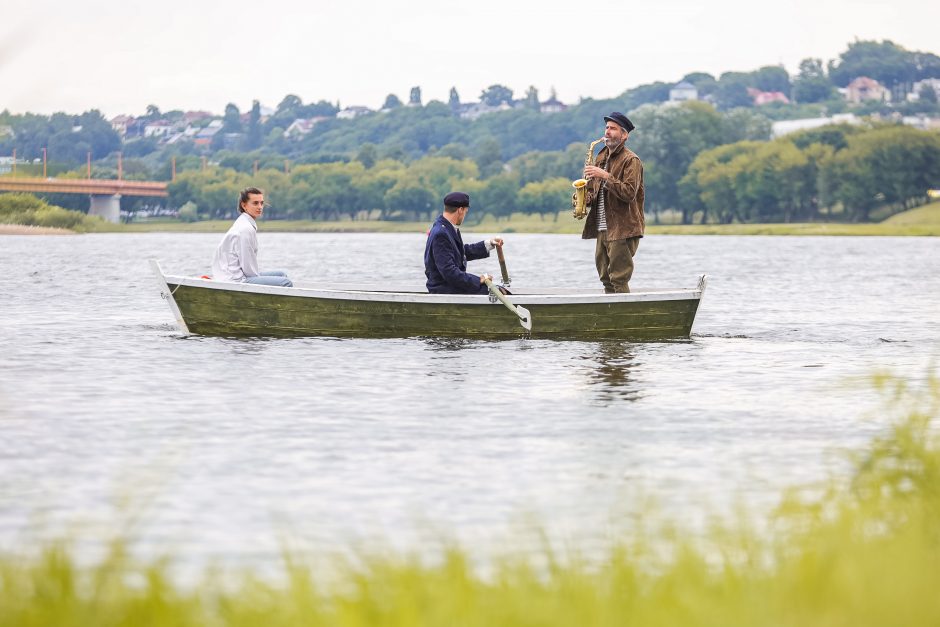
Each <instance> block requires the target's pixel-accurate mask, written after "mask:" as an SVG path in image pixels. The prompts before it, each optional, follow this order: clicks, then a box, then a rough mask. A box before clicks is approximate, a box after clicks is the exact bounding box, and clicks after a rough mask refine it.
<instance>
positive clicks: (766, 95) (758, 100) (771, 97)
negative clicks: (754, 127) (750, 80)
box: [747, 87, 790, 107]
mask: <svg viewBox="0 0 940 627" xmlns="http://www.w3.org/2000/svg"><path fill="white" fill-rule="evenodd" d="M747 95H748V96H750V97H751V99H752V100H753V101H754V105H755V106H758V107H759V106H761V105H765V104H770V103H771V102H782V103H783V104H790V99H789V98H787V97H786V95H785V94H784V93H783V92H782V91H761V90H759V89H755V88H754V87H748V88H747Z"/></svg>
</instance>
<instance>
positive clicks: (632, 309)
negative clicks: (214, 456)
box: [168, 282, 700, 340]
mask: <svg viewBox="0 0 940 627" xmlns="http://www.w3.org/2000/svg"><path fill="white" fill-rule="evenodd" d="M168 287H169V289H170V290H171V292H172V293H173V297H174V299H175V301H176V305H177V307H179V310H180V313H181V315H182V317H183V320H184V321H185V323H186V327H187V328H188V330H189V331H190V332H192V333H197V334H200V335H222V336H333V337H413V336H444V337H480V338H518V337H524V336H527V335H528V336H531V337H533V338H579V339H594V338H597V339H600V338H616V339H626V340H659V339H668V338H688V337H689V335H690V333H691V331H692V323H693V322H694V320H695V313H696V311H697V309H698V304H699V300H700V299H699V298H688V299H678V300H665V301H635V302H616V303H614V302H598V303H578V304H535V303H528V302H527V301H526V299H524V298H517V299H515V302H516V303H518V304H521V305H523V306H525V307H526V308H527V309H528V310H529V311H530V312H531V315H532V320H533V328H532V331H531V333H528V332H526V331H525V329H523V328H522V326H520V324H519V319H518V318H517V317H516V316H515V315H514V314H513V313H512V312H510V311H509V310H508V309H506V308H505V307H503V306H502V305H499V304H493V303H489V302H488V301H487V299H486V297H477V298H478V299H479V300H481V301H483V304H477V303H473V304H470V303H468V304H462V303H427V302H392V301H385V300H351V299H341V298H340V299H338V298H332V299H322V298H309V297H303V296H291V295H289V294H276V295H272V294H264V293H254V292H242V291H229V290H216V289H205V288H199V287H190V286H187V285H180V284H174V283H170V282H168ZM285 291H289V290H285Z"/></svg>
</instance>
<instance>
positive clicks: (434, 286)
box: [424, 192, 503, 294]
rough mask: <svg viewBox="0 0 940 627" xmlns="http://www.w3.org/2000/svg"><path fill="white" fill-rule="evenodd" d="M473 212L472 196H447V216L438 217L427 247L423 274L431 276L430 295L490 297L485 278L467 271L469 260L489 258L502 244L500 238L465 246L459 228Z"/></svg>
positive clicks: (457, 193) (487, 277) (485, 276)
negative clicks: (492, 251) (476, 295)
mask: <svg viewBox="0 0 940 627" xmlns="http://www.w3.org/2000/svg"><path fill="white" fill-rule="evenodd" d="M468 211H470V196H468V195H467V194H464V193H463V192H451V193H449V194H447V195H446V196H444V213H442V214H441V215H440V216H438V218H437V220H435V221H434V224H433V225H431V230H430V231H428V241H427V243H426V244H425V245H424V274H425V275H426V276H427V277H428V282H427V286H428V292H430V293H432V294H487V293H488V292H489V289H488V288H487V287H486V284H485V283H484V282H483V281H484V279H490V280H492V278H493V277H492V276H490V275H488V274H484V275H482V276H477V275H475V274H469V273H468V272H467V261H468V260H473V259H483V258H485V257H489V256H490V251H491V250H493V249H494V248H495V247H497V246H502V245H503V240H502V239H501V238H499V237H494V238H493V239H490V240H487V241H485V242H484V241H480V242H477V243H476V244H464V243H463V238H462V237H460V229H459V228H457V227H459V226H460V225H461V224H463V221H464V218H466V217H467V212H468Z"/></svg>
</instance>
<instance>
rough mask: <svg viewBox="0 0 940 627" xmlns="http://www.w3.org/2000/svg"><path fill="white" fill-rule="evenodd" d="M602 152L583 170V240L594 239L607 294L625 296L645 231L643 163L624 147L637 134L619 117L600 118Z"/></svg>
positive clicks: (615, 115) (626, 121)
mask: <svg viewBox="0 0 940 627" xmlns="http://www.w3.org/2000/svg"><path fill="white" fill-rule="evenodd" d="M604 121H605V123H606V124H605V127H604V148H602V149H601V151H600V152H599V153H598V155H597V160H596V162H595V165H590V164H586V165H585V166H584V178H586V179H587V181H588V183H587V186H586V190H585V193H586V197H585V198H586V203H587V205H588V206H589V207H590V209H589V211H588V214H587V217H586V218H585V220H584V230H583V231H582V233H581V238H582V239H596V240H597V244H596V245H595V248H594V263H595V265H596V266H597V275H598V277H599V278H600V280H601V283H602V284H603V285H604V291H605V292H606V293H608V294H611V293H615V292H629V291H630V278H631V277H632V276H633V256H634V255H635V254H636V250H637V247H638V246H639V245H640V238H641V237H643V232H644V230H645V228H646V222H645V219H644V216H643V202H644V198H645V191H644V188H643V163H642V162H641V161H640V158H639V157H637V156H636V153H634V152H633V151H632V150H630V149H629V148H627V147H626V145H625V144H626V141H627V138H629V136H630V133H631V132H632V131H633V129H634V128H635V127H634V126H633V123H632V122H631V121H630V120H629V119H628V118H627V116H625V115H624V114H622V113H620V112H619V111H614V112H613V113H611V114H610V115H607V116H604Z"/></svg>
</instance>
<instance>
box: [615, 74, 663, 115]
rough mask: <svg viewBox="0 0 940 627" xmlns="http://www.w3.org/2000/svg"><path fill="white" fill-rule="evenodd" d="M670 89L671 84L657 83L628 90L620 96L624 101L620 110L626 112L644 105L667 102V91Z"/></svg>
mask: <svg viewBox="0 0 940 627" xmlns="http://www.w3.org/2000/svg"><path fill="white" fill-rule="evenodd" d="M672 87H673V86H672V84H671V83H664V82H662V81H658V82H655V83H649V84H647V85H640V86H639V87H634V88H633V89H628V90H627V91H625V92H624V93H623V95H622V96H621V99H622V100H624V101H625V104H624V105H623V107H622V109H623V110H624V111H626V110H628V109H635V108H636V107H639V106H640V105H644V104H650V103H660V102H666V101H667V100H669V90H670V89H672Z"/></svg>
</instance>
